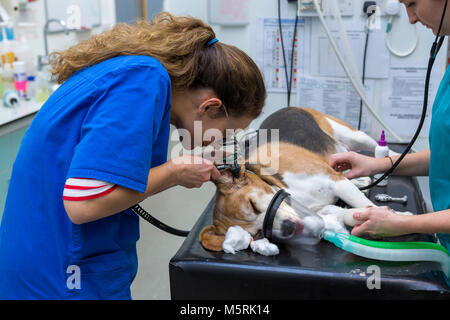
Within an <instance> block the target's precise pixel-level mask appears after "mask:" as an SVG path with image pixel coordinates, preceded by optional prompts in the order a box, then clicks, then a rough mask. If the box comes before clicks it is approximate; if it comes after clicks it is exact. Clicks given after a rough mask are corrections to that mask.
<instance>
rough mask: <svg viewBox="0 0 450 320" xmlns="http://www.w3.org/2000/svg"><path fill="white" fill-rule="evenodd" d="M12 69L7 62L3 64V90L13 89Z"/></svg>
mask: <svg viewBox="0 0 450 320" xmlns="http://www.w3.org/2000/svg"><path fill="white" fill-rule="evenodd" d="M15 89H16V88H15V86H14V70H13V68H12V67H11V65H10V64H9V63H5V64H4V65H3V91H4V92H6V91H8V90H15Z"/></svg>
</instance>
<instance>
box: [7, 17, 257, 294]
mask: <svg viewBox="0 0 450 320" xmlns="http://www.w3.org/2000/svg"><path fill="white" fill-rule="evenodd" d="M52 73H53V75H54V77H55V78H56V79H57V81H58V82H59V83H61V86H60V87H59V88H58V90H57V91H56V92H54V93H53V94H52V95H51V96H50V98H49V99H48V100H47V101H46V103H45V104H44V105H43V106H42V108H41V110H40V111H39V112H38V114H37V115H36V117H35V118H34V120H33V122H32V123H31V126H30V128H29V129H28V131H27V132H26V134H25V137H24V138H23V141H22V144H21V147H20V150H19V153H18V155H17V158H16V161H15V163H14V166H13V171H12V177H11V181H10V185H9V190H8V195H7V200H6V205H5V211H4V214H3V219H2V222H1V226H0V299H130V298H131V295H130V285H131V283H132V281H133V279H134V277H135V275H136V272H137V266H138V264H137V254H136V241H137V240H138V239H139V218H138V216H136V215H135V214H134V213H133V212H132V211H131V210H129V209H128V208H130V207H132V206H133V205H135V204H136V203H138V202H140V201H142V200H144V199H145V198H147V197H149V196H151V195H153V194H155V193H158V192H161V191H163V190H165V189H167V188H170V187H172V186H176V185H180V186H184V187H187V188H194V187H195V188H198V187H200V186H201V185H202V184H203V183H204V182H206V181H209V180H210V179H214V178H218V177H219V176H220V173H219V172H218V171H217V169H216V167H215V166H214V165H213V163H212V162H210V161H208V160H206V159H203V158H196V157H193V156H182V157H179V158H175V159H172V160H169V161H167V159H166V156H167V152H168V150H167V148H168V141H169V125H170V124H173V125H174V126H176V127H177V128H178V129H180V130H181V129H184V130H185V131H187V132H188V133H190V136H191V139H190V140H191V141H189V139H185V141H183V145H184V146H188V147H190V148H191V149H192V148H194V147H196V146H198V145H203V146H205V145H207V144H209V143H210V142H211V141H209V140H205V139H203V133H204V132H205V131H206V130H208V129H213V128H215V129H218V130H219V131H220V132H222V133H223V132H225V130H226V129H229V128H230V124H231V125H232V126H233V127H234V129H238V128H245V127H247V126H248V125H249V123H250V122H251V121H252V120H253V119H254V118H255V117H257V116H258V115H259V114H260V112H261V109H262V107H263V105H264V101H265V98H266V91H265V87H264V82H263V78H262V75H261V73H260V71H259V69H258V67H257V66H256V65H255V63H254V62H253V61H252V60H251V59H250V58H249V57H248V56H247V55H246V54H245V53H244V52H242V51H241V50H239V49H237V48H236V47H233V46H230V45H226V44H223V43H220V42H217V41H216V39H215V34H214V32H213V30H212V28H211V27H210V26H208V25H206V24H204V23H203V22H202V21H200V20H197V19H194V18H191V17H175V16H172V15H170V14H168V13H161V14H159V15H158V16H157V17H156V18H155V19H154V20H153V21H152V22H139V23H137V24H136V25H126V24H119V25H117V26H116V27H114V28H113V29H111V30H110V31H107V32H104V33H102V34H100V35H96V36H93V37H92V38H91V39H89V40H86V41H83V42H81V43H79V44H77V45H75V46H73V47H71V48H69V49H68V50H66V51H62V52H57V53H55V54H54V57H53V63H52ZM225 108H226V109H225ZM226 115H227V117H226ZM228 115H229V117H228ZM195 123H197V124H199V123H201V131H200V134H201V137H200V138H198V137H194V132H196V131H198V128H197V127H196V126H195V125H194V124H195ZM194 143H196V144H194Z"/></svg>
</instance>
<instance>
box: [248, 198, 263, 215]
mask: <svg viewBox="0 0 450 320" xmlns="http://www.w3.org/2000/svg"><path fill="white" fill-rule="evenodd" d="M250 204H251V206H252V208H253V211H254V212H255V213H256V214H260V213H261V211H259V210H258V208H256V206H255V203H254V202H253V201H252V200H250Z"/></svg>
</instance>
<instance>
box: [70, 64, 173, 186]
mask: <svg viewBox="0 0 450 320" xmlns="http://www.w3.org/2000/svg"><path fill="white" fill-rule="evenodd" d="M102 82H103V85H102V86H100V87H99V88H98V92H97V99H95V100H94V103H93V104H91V105H90V106H89V110H88V111H87V113H86V116H85V118H84V120H83V123H82V126H81V131H80V132H81V134H80V141H79V143H78V144H77V146H76V147H75V150H74V154H73V157H72V161H71V164H70V168H69V170H68V173H67V177H66V178H71V177H82V178H93V179H98V180H103V181H107V182H111V183H114V184H118V185H121V186H123V187H126V188H130V189H133V190H136V191H139V192H145V190H146V187H147V180H148V173H149V170H150V168H151V167H152V166H155V164H154V163H152V161H153V160H152V159H153V153H155V154H156V155H160V154H164V155H165V154H167V145H168V139H165V138H164V137H165V134H162V135H163V139H160V138H159V137H160V135H161V133H160V131H161V132H167V130H168V128H166V127H169V122H168V121H166V120H167V119H168V118H169V108H170V94H171V89H170V79H169V78H168V75H167V74H163V73H162V72H161V71H160V70H157V69H155V68H154V67H151V66H133V67H129V68H127V69H125V70H124V69H121V70H117V72H111V73H110V74H108V77H104V78H103V79H102ZM163 120H164V121H163ZM161 140H162V141H161ZM158 157H159V158H160V156H158ZM163 160H164V161H163ZM160 161H163V162H165V158H164V159H163V158H160ZM160 161H158V162H160ZM153 162H154V161H153Z"/></svg>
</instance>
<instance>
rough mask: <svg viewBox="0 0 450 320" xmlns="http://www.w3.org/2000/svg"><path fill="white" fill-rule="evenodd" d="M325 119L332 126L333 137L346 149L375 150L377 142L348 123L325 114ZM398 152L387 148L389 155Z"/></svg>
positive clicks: (338, 150)
mask: <svg viewBox="0 0 450 320" xmlns="http://www.w3.org/2000/svg"><path fill="white" fill-rule="evenodd" d="M327 120H328V122H329V123H330V125H331V127H332V128H333V137H334V139H336V140H337V141H338V142H340V143H341V144H343V145H344V146H345V147H346V148H347V149H348V151H366V152H371V153H372V152H375V148H376V147H377V145H378V143H377V142H376V141H375V140H374V139H372V138H371V137H370V136H369V135H367V134H366V133H364V132H362V131H359V130H356V129H354V128H352V127H350V126H348V125H344V124H343V122H340V121H339V120H338V119H332V118H330V117H329V116H327ZM337 152H341V151H340V149H339V148H337ZM398 154H399V153H397V152H395V151H392V150H389V156H395V155H398Z"/></svg>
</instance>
